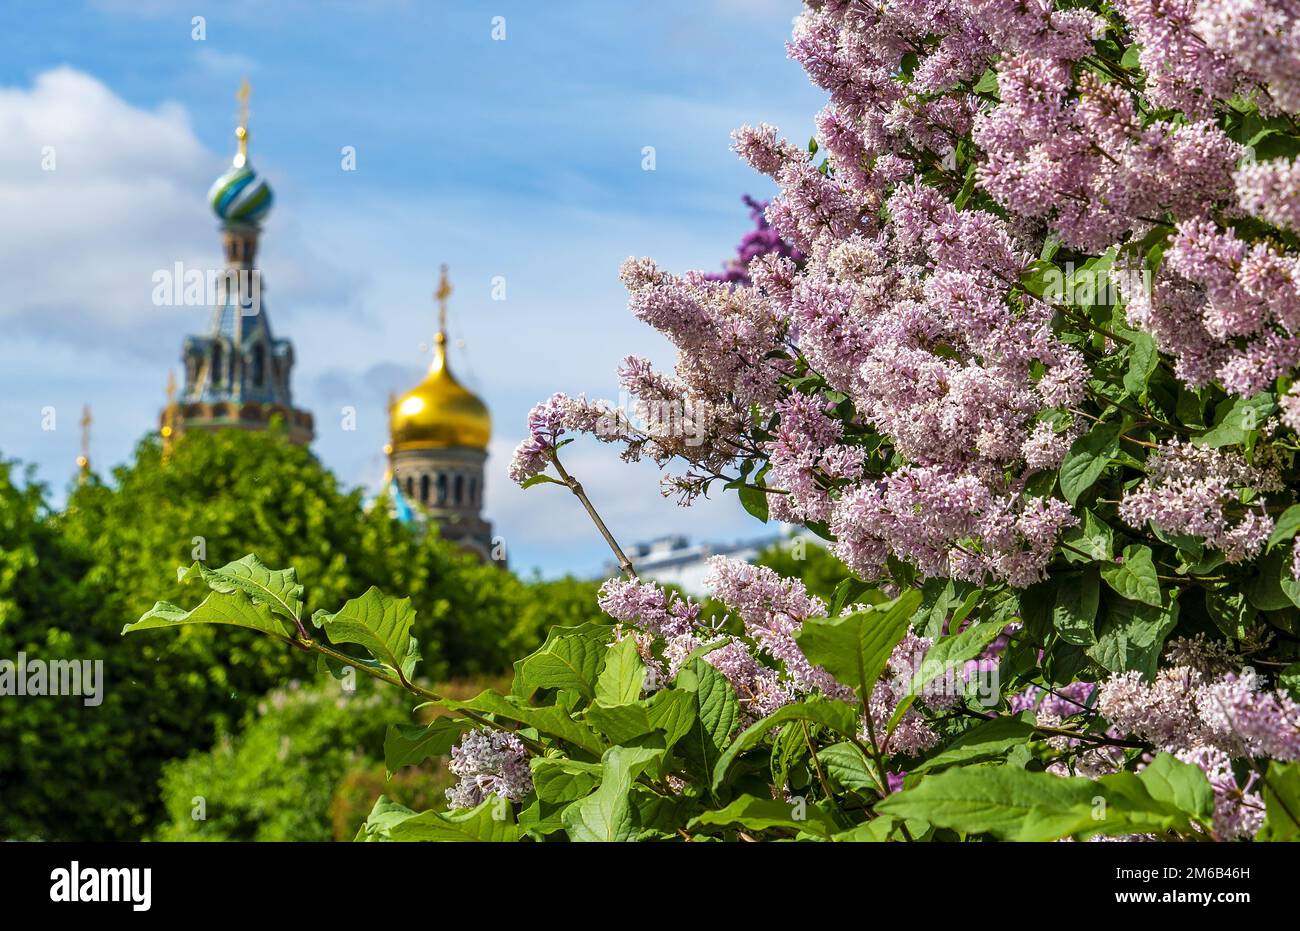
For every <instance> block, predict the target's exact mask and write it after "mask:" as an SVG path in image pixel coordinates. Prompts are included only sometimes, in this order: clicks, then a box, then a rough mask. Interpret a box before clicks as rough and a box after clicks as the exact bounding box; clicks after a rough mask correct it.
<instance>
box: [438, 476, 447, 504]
mask: <svg viewBox="0 0 1300 931" xmlns="http://www.w3.org/2000/svg"><path fill="white" fill-rule="evenodd" d="M446 503H447V476H446V475H445V474H444V473H442V472H439V473H438V506H439V507H442V506H443V505H445V504H446Z"/></svg>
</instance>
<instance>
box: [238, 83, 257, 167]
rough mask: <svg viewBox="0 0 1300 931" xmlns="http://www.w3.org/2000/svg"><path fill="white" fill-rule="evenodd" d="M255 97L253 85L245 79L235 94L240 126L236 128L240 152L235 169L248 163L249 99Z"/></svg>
mask: <svg viewBox="0 0 1300 931" xmlns="http://www.w3.org/2000/svg"><path fill="white" fill-rule="evenodd" d="M252 95H253V88H252V85H250V84H249V83H248V78H244V80H243V82H241V83H240V85H239V90H238V91H237V92H236V93H235V99H236V100H238V101H239V125H238V126H236V127H235V138H236V139H238V140H239V151H238V152H236V153H235V167H236V168H242V167H243V166H244V164H245V163H246V162H247V161H248V98H249V97H251V96H252Z"/></svg>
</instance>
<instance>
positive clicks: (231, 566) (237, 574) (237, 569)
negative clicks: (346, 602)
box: [176, 553, 302, 621]
mask: <svg viewBox="0 0 1300 931" xmlns="http://www.w3.org/2000/svg"><path fill="white" fill-rule="evenodd" d="M176 577H177V580H178V581H181V582H188V581H190V580H191V579H194V578H201V579H202V580H203V581H204V582H205V583H207V585H208V586H209V587H210V588H211V589H212V590H213V591H217V592H223V593H225V594H229V593H231V592H234V591H242V592H243V593H244V594H246V595H248V596H249V597H251V598H252V599H253V600H254V601H257V602H265V603H266V605H267V606H268V607H270V609H271V610H272V611H274V612H276V613H277V614H280V615H282V616H284V617H287V618H289V619H290V620H292V621H296V620H298V619H299V618H300V617H301V616H302V586H301V585H299V584H298V572H297V570H296V569H271V568H268V567H267V566H266V564H265V563H263V562H262V560H260V559H258V558H257V556H256V555H254V554H253V553H249V554H248V555H247V556H245V557H243V558H242V559H237V560H235V561H234V562H232V563H227V564H226V565H224V566H222V567H221V568H220V569H209V568H208V567H207V566H205V565H203V563H201V562H196V563H194V565H192V566H190V567H189V568H188V569H179V570H177V573H176Z"/></svg>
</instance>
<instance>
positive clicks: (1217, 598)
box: [1205, 589, 1255, 640]
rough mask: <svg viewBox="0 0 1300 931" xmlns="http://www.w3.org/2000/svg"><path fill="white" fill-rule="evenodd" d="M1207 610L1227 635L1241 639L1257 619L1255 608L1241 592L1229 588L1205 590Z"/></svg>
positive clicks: (1216, 625)
mask: <svg viewBox="0 0 1300 931" xmlns="http://www.w3.org/2000/svg"><path fill="white" fill-rule="evenodd" d="M1205 612H1206V613H1207V614H1208V615H1209V616H1210V620H1212V621H1214V626H1215V627H1217V628H1219V630H1221V631H1222V632H1223V635H1224V636H1225V637H1231V638H1232V639H1234V640H1241V639H1243V638H1244V637H1245V636H1246V631H1247V628H1248V627H1249V626H1250V623H1251V621H1253V620H1254V619H1255V609H1254V607H1252V606H1251V605H1250V604H1249V603H1248V602H1247V601H1246V596H1245V595H1243V594H1242V593H1241V592H1234V591H1231V590H1228V589H1225V590H1222V591H1209V590H1207V591H1206V592H1205Z"/></svg>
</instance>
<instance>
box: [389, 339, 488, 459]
mask: <svg viewBox="0 0 1300 931" xmlns="http://www.w3.org/2000/svg"><path fill="white" fill-rule="evenodd" d="M389 432H390V434H391V437H392V440H391V442H392V448H393V451H394V452H399V453H400V452H402V451H403V450H408V449H443V448H446V447H449V446H469V447H472V448H474V449H487V445H488V441H489V440H490V439H491V438H492V415H491V414H489V413H488V409H487V405H486V404H484V403H483V402H482V401H481V400H479V398H478V396H477V395H476V394H474V393H473V392H472V391H470V390H468V389H467V388H465V387H464V386H463V385H461V383H460V382H458V381H457V380H456V377H455V376H454V375H452V373H451V368H450V366H448V364H447V335H446V333H445V332H443V331H440V332H439V333H438V335H437V340H436V343H435V345H434V349H433V362H432V364H431V365H430V366H429V374H427V375H425V376H424V381H422V382H420V383H419V384H418V385H416V386H415V387H414V388H412V389H411V390H410V391H408V392H406V394H404V395H402V396H401V397H399V398H398V399H397V400H396V401H395V402H394V403H393V405H392V409H391V410H390V411H389Z"/></svg>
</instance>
